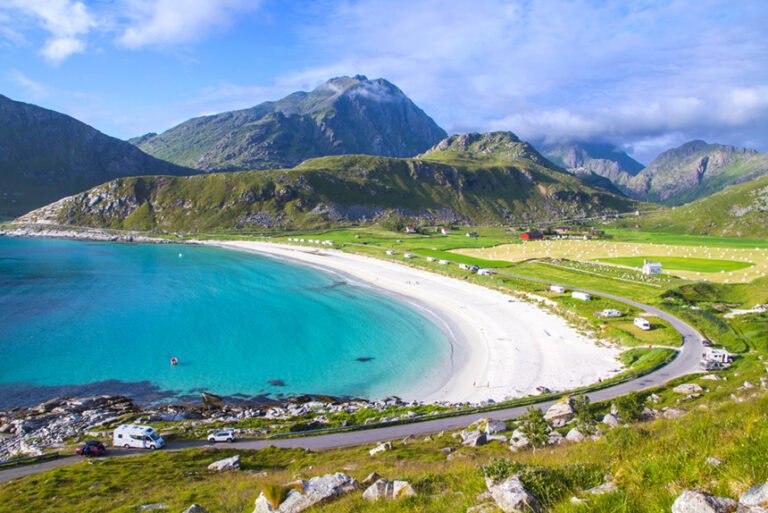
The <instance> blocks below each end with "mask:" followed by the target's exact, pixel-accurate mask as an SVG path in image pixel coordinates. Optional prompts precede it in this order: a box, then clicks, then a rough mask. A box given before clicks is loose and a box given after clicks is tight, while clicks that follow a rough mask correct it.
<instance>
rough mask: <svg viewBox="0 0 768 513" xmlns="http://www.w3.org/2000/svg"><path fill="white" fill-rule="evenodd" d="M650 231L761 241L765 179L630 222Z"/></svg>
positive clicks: (767, 215) (767, 207)
mask: <svg viewBox="0 0 768 513" xmlns="http://www.w3.org/2000/svg"><path fill="white" fill-rule="evenodd" d="M632 225H638V226H639V227H640V228H643V229H645V230H649V231H669V232H675V233H686V234H692V235H717V236H726V237H728V236H730V237H743V238H746V239H751V238H755V239H764V238H767V237H768V175H766V176H761V177H759V178H756V179H754V180H750V181H748V182H745V183H740V184H736V185H731V186H730V187H728V188H726V189H724V190H722V191H720V192H717V193H715V194H712V195H711V196H707V197H705V198H700V199H698V200H696V201H694V202H693V203H689V204H687V205H683V206H681V207H676V208H674V209H671V210H667V211H665V212H664V213H659V214H654V215H651V216H648V217H643V218H639V219H637V220H633V221H632Z"/></svg>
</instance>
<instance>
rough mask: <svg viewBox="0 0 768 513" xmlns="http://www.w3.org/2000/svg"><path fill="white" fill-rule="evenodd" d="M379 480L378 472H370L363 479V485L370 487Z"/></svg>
mask: <svg viewBox="0 0 768 513" xmlns="http://www.w3.org/2000/svg"><path fill="white" fill-rule="evenodd" d="M379 479H381V476H380V475H379V473H378V472H371V473H370V474H368V476H367V477H366V478H365V479H363V484H364V485H370V484H373V483H375V482H376V481H378V480H379Z"/></svg>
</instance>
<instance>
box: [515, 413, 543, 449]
mask: <svg viewBox="0 0 768 513" xmlns="http://www.w3.org/2000/svg"><path fill="white" fill-rule="evenodd" d="M520 431H522V433H523V434H524V435H525V438H527V439H528V442H529V443H530V444H531V445H532V446H533V450H534V451H535V450H536V448H537V447H541V446H542V445H544V444H545V443H547V440H549V425H547V421H546V420H544V412H542V411H541V410H540V409H538V408H536V407H535V406H529V407H528V409H527V410H526V412H525V415H523V416H522V417H520Z"/></svg>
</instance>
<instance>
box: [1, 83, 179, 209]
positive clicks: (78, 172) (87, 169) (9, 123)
mask: <svg viewBox="0 0 768 513" xmlns="http://www.w3.org/2000/svg"><path fill="white" fill-rule="evenodd" d="M191 173H193V171H191V170H188V169H184V168H181V167H178V166H176V165H173V164H170V163H168V162H163V161H161V160H158V159H156V158H154V157H151V156H149V155H147V154H146V153H144V152H142V151H141V150H139V149H138V148H136V147H135V146H133V145H131V144H128V143H127V142H125V141H121V140H119V139H115V138H114V137H109V136H107V135H104V134H102V133H101V132H99V131H98V130H96V129H94V128H92V127H90V126H88V125H86V124H85V123H82V122H80V121H78V120H76V119H74V118H71V117H69V116H67V115H64V114H60V113H58V112H54V111H52V110H48V109H44V108H41V107H38V106H36V105H31V104H27V103H22V102H17V101H13V100H11V99H9V98H7V97H5V96H2V95H0V179H2V182H3V187H2V188H1V189H0V217H3V216H17V215H19V214H22V213H24V212H28V211H29V210H32V209H34V208H37V207H40V206H42V205H45V204H47V203H50V202H51V201H54V200H56V199H59V198H62V197H64V196H67V195H70V194H74V193H76V192H79V191H82V190H83V189H87V188H89V187H93V186H94V185H97V184H100V183H103V182H106V181H108V180H112V179H113V178H118V177H122V176H134V175H147V174H152V175H157V174H170V175H183V174H191Z"/></svg>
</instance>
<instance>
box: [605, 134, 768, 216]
mask: <svg viewBox="0 0 768 513" xmlns="http://www.w3.org/2000/svg"><path fill="white" fill-rule="evenodd" d="M765 174H768V154H765V153H762V154H761V153H759V152H757V151H756V150H753V149H749V148H737V147H735V146H728V145H724V144H708V143H706V142H704V141H701V140H695V141H690V142H687V143H685V144H683V145H681V146H678V147H677V148H673V149H671V150H667V151H665V152H664V153H662V154H661V155H659V156H658V157H656V159H654V161H653V162H651V163H650V164H648V166H647V167H646V168H645V169H643V171H642V172H640V173H638V174H637V175H636V176H634V177H632V178H629V179H627V180H625V181H624V182H620V183H619V186H620V187H621V188H622V190H623V191H625V193H626V194H627V195H629V196H631V197H633V198H636V199H642V200H644V201H653V202H657V203H662V204H665V205H682V204H684V203H688V202H691V201H695V200H697V199H699V198H702V197H705V196H709V195H710V194H713V193H716V192H718V191H721V190H723V189H724V188H726V187H728V186H729V185H733V184H736V183H741V182H745V181H749V180H752V179H754V178H758V177H760V176H763V175H765Z"/></svg>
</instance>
